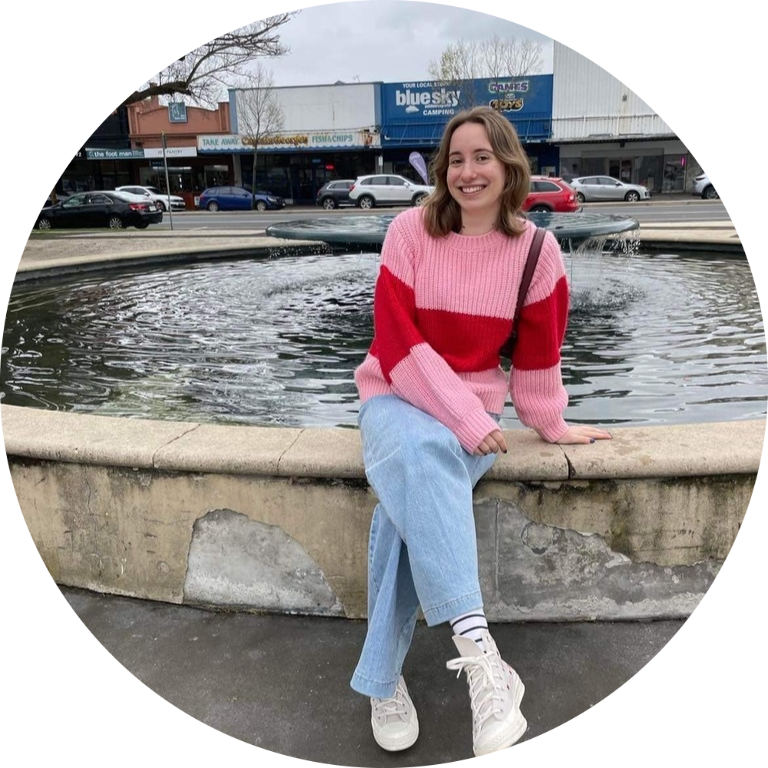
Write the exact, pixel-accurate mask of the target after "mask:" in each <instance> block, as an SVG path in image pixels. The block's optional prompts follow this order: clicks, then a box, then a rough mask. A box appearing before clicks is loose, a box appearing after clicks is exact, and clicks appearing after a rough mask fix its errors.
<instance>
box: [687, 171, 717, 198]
mask: <svg viewBox="0 0 768 768" xmlns="http://www.w3.org/2000/svg"><path fill="white" fill-rule="evenodd" d="M693 194H694V195H699V197H703V198H704V199H705V200H718V199H719V198H720V195H719V194H718V193H717V190H716V189H715V188H714V186H713V185H712V182H711V181H710V180H709V176H707V174H706V173H702V174H700V175H699V176H696V177H695V178H694V180H693Z"/></svg>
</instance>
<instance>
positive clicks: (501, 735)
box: [351, 107, 610, 755]
mask: <svg viewBox="0 0 768 768" xmlns="http://www.w3.org/2000/svg"><path fill="white" fill-rule="evenodd" d="M433 172H434V177H435V184H436V188H435V192H434V193H433V194H432V195H431V196H430V198H429V199H428V201H427V202H426V203H425V205H424V206H423V207H421V208H412V209H410V210H408V211H405V212H403V213H401V214H400V215H398V216H397V217H395V219H394V220H393V222H392V224H391V225H390V227H389V230H388V232H387V236H386V239H385V242H384V246H383V248H382V253H381V267H380V272H379V277H378V280H377V283H376V291H375V297H374V326H375V334H374V340H373V343H372V345H371V348H370V351H369V353H368V355H367V357H366V359H365V361H364V362H363V364H362V365H361V366H360V367H359V368H358V369H357V370H356V372H355V383H356V384H357V387H358V390H359V393H360V400H361V403H362V405H361V408H360V415H359V423H360V432H361V435H362V441H363V455H364V461H365V467H366V476H367V478H368V481H369V483H370V484H371V486H372V488H373V489H374V491H375V493H376V495H377V496H378V499H379V504H378V505H377V507H376V509H375V510H374V514H373V520H372V523H371V532H370V544H369V573H368V589H369V594H368V632H367V636H366V640H365V644H364V647H363V651H362V654H361V657H360V661H359V663H358V665H357V668H356V670H355V672H354V675H353V677H352V681H351V686H352V688H353V689H354V690H356V691H358V692H359V693H361V694H363V695H366V696H368V697H370V698H371V707H372V718H371V723H372V727H373V735H374V738H375V739H376V741H377V743H378V744H379V745H380V746H381V747H383V748H384V749H386V750H391V751H394V750H400V749H406V748H408V747H409V746H411V745H412V744H413V743H414V742H415V741H416V738H417V737H418V733H419V725H418V718H417V716H416V711H415V709H414V706H413V703H412V701H411V699H410V697H409V695H408V690H407V687H406V685H405V681H404V680H403V677H402V666H403V661H404V659H405V655H406V652H407V651H408V647H409V645H410V643H411V638H412V636H413V631H414V628H415V625H416V618H417V613H418V610H419V608H421V609H422V611H423V614H424V618H425V619H426V622H427V624H428V625H429V626H434V625H435V624H441V623H444V622H448V623H449V625H450V627H451V630H452V632H453V640H454V644H455V645H456V647H457V649H458V652H459V657H458V658H456V659H454V660H452V661H449V662H448V664H447V666H448V668H449V669H456V670H459V672H460V671H461V670H464V671H465V672H466V674H467V678H468V683H469V692H470V702H471V707H472V720H473V744H474V752H475V754H476V755H483V754H487V753H489V752H494V751H496V750H499V749H503V748H505V747H508V746H510V745H511V744H514V743H515V742H516V741H517V740H518V739H519V738H520V737H521V736H522V735H523V733H525V730H526V728H527V724H526V721H525V718H524V717H523V715H522V713H521V711H520V701H521V699H522V696H523V692H524V686H523V684H522V682H521V681H520V678H519V677H518V676H517V674H516V673H515V671H514V670H513V669H512V668H511V667H510V666H509V665H508V664H507V663H506V662H504V661H503V660H502V658H501V656H500V654H499V651H498V648H497V647H496V644H495V643H494V641H493V638H492V637H491V635H490V633H489V631H488V623H487V621H486V619H485V615H484V611H483V600H482V595H481V593H480V584H479V579H478V565H477V541H476V536H475V527H474V516H473V508H472V489H473V487H474V486H475V484H476V483H477V481H478V480H479V479H480V478H481V477H482V476H483V475H484V474H485V473H486V472H487V471H488V469H490V467H491V465H492V464H493V462H494V460H495V458H496V454H497V453H498V452H499V451H503V452H506V451H507V444H506V441H505V439H504V435H503V434H502V432H501V431H500V429H499V427H498V421H499V418H500V415H501V412H502V410H503V408H504V402H505V399H506V395H507V393H508V392H509V393H510V394H511V396H512V401H513V403H514V406H515V410H516V412H517V415H518V417H519V419H520V421H521V422H522V423H523V424H524V425H526V426H528V427H532V428H533V429H534V430H535V431H536V432H537V433H538V434H539V436H540V437H541V438H542V439H543V440H545V441H547V442H551V443H560V444H573V443H590V442H594V441H595V440H597V439H604V438H610V435H609V433H607V432H605V431H604V430H601V429H596V428H593V427H586V426H568V425H567V424H566V423H565V421H564V420H563V415H562V414H563V410H564V409H565V406H566V404H567V401H568V398H567V395H566V392H565V389H564V387H563V383H562V378H561V374H560V347H561V345H562V341H563V337H564V334H565V327H566V321H567V316H568V285H567V282H566V277H565V270H564V265H563V260H562V257H561V254H560V248H559V247H558V244H557V241H556V240H555V238H554V237H553V236H552V234H551V233H547V235H546V238H545V240H544V244H543V247H542V250H541V256H540V258H539V263H538V266H537V268H536V271H535V273H534V276H533V280H532V281H531V285H530V288H529V290H528V295H527V300H526V303H525V306H524V308H523V311H522V313H521V316H520V328H519V329H518V337H519V341H518V343H517V346H516V348H515V352H514V356H513V360H512V363H513V365H512V373H511V376H510V379H509V381H507V377H506V375H505V373H504V371H503V370H502V368H501V367H500V358H499V349H500V348H501V346H502V344H503V343H504V341H505V340H506V339H507V338H508V336H509V334H510V331H511V325H512V317H513V314H514V309H515V304H516V300H517V293H518V287H519V285H520V280H521V276H522V272H523V268H524V265H525V261H526V257H527V254H528V249H529V246H530V244H531V240H532V238H533V233H534V231H535V227H534V226H533V225H532V224H531V223H530V222H528V221H527V220H526V219H525V218H523V217H522V216H521V214H520V210H521V206H522V205H523V202H524V201H525V198H526V196H527V194H528V189H529V170H528V159H527V157H526V155H525V152H524V150H523V148H522V146H521V144H520V141H519V139H518V138H517V135H516V133H515V131H514V129H513V127H512V125H511V124H510V123H509V121H508V120H506V119H505V118H504V117H503V116H502V115H501V114H500V113H498V112H496V111H494V110H492V109H490V108H487V107H477V108H474V109H472V110H469V111H465V112H462V113H460V114H458V115H456V116H455V117H454V118H453V119H452V120H451V121H450V122H449V123H448V125H447V126H446V129H445V133H444V135H443V138H442V141H441V144H440V148H439V150H438V153H437V155H436V157H435V160H434V163H433Z"/></svg>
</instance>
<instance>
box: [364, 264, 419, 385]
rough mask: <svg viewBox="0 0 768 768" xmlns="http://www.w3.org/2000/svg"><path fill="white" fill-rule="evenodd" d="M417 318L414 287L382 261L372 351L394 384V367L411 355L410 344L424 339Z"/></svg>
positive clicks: (377, 281) (389, 380) (377, 290)
mask: <svg viewBox="0 0 768 768" xmlns="http://www.w3.org/2000/svg"><path fill="white" fill-rule="evenodd" d="M415 317H416V299H415V296H414V293H413V288H412V287H411V286H410V285H407V284H406V283H404V282H403V281H402V280H399V279H398V278H397V277H395V276H394V275H393V274H392V272H390V271H389V269H388V268H387V267H386V265H383V264H382V266H381V268H380V270H379V277H378V279H377V280H376V290H375V293H374V297H373V329H374V341H373V344H372V346H371V354H373V355H374V356H375V357H377V358H378V359H379V363H380V365H381V372H382V373H383V374H384V378H385V379H386V381H387V384H391V383H392V378H391V373H392V369H393V368H394V367H395V366H396V365H397V364H398V363H399V362H400V361H401V360H402V359H403V358H404V357H406V356H407V355H408V352H409V351H410V349H411V347H413V346H415V345H416V344H420V343H422V342H423V341H424V339H423V338H422V336H421V334H420V333H419V330H418V328H416V325H415V323H414V320H415Z"/></svg>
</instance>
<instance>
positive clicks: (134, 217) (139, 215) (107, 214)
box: [35, 191, 163, 230]
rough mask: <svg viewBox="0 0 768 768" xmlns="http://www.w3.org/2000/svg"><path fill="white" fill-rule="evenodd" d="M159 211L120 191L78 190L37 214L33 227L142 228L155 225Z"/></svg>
mask: <svg viewBox="0 0 768 768" xmlns="http://www.w3.org/2000/svg"><path fill="white" fill-rule="evenodd" d="M162 220H163V212H162V211H161V210H159V208H158V207H157V206H156V205H155V204H154V203H153V202H152V201H150V200H147V199H146V198H140V197H137V196H136V195H129V194H126V193H124V192H111V191H109V192H101V191H99V192H81V193H79V194H77V195H71V196H70V197H68V198H67V199H66V200H63V201H62V202H60V203H57V204H56V205H52V206H51V207H50V208H43V210H42V211H40V213H39V215H38V217H37V223H36V224H35V227H37V229H42V230H48V229H53V228H56V229H59V228H66V227H68V228H72V227H78V228H81V227H83V228H85V227H109V228H110V229H123V228H125V227H136V228H137V229H146V228H147V227H148V226H149V225H150V224H159V223H160V222H161V221H162Z"/></svg>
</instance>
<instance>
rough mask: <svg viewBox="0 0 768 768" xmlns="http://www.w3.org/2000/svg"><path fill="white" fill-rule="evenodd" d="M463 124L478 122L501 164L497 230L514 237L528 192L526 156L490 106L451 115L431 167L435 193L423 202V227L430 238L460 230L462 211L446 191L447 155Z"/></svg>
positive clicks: (521, 226)
mask: <svg viewBox="0 0 768 768" xmlns="http://www.w3.org/2000/svg"><path fill="white" fill-rule="evenodd" d="M464 123H479V124H480V125H482V126H483V127H484V128H485V131H486V133H487V134H488V140H489V141H490V143H491V149H492V150H493V154H494V155H495V156H496V158H497V159H498V160H499V161H500V162H501V163H502V165H504V169H505V176H506V184H505V186H504V191H503V192H502V195H501V207H500V209H499V221H498V222H497V224H496V228H497V229H499V230H501V231H502V232H503V233H504V234H506V235H510V236H513V237H514V236H515V235H519V234H520V233H521V232H523V230H524V229H525V224H524V218H523V217H522V215H521V213H520V211H521V208H522V206H523V203H524V202H525V198H526V197H527V196H528V192H529V189H530V179H531V172H530V167H529V165H528V156H527V155H526V154H525V150H524V149H523V145H522V144H521V143H520V139H519V138H518V136H517V131H515V129H514V127H513V126H512V123H510V122H509V120H507V119H506V118H505V117H504V116H503V115H501V114H500V113H499V112H497V111H496V110H495V109H491V108H490V107H473V108H472V109H467V110H464V111H462V112H459V113H458V114H457V115H454V116H453V117H452V118H451V120H450V121H449V123H448V125H446V126H445V131H444V132H443V138H442V140H441V141H440V147H439V149H438V150H437V154H436V155H435V156H434V158H433V159H432V162H431V164H430V173H431V175H432V178H433V179H434V184H435V191H434V192H433V193H432V194H431V195H430V196H429V197H428V198H427V200H426V202H425V203H424V225H425V226H426V228H427V232H429V234H430V235H432V236H433V237H444V236H445V235H447V234H448V233H449V232H459V231H460V230H461V208H460V207H459V204H458V203H457V202H456V201H455V200H454V199H453V197H452V196H451V193H450V191H449V190H448V181H447V178H448V155H449V153H450V150H451V139H452V138H453V133H454V131H455V130H456V129H457V128H458V127H459V126H462V125H464Z"/></svg>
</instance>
